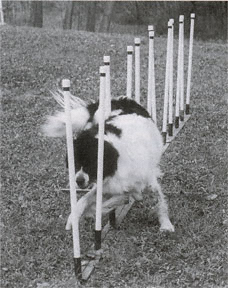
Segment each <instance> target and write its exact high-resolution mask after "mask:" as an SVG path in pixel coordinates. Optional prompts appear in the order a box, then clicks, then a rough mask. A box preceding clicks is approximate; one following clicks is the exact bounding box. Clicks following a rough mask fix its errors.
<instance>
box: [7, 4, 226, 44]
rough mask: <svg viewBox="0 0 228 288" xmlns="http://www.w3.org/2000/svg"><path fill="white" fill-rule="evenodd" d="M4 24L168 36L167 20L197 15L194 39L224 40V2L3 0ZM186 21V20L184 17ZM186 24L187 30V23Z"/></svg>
mask: <svg viewBox="0 0 228 288" xmlns="http://www.w3.org/2000/svg"><path fill="white" fill-rule="evenodd" d="M3 12H4V18H5V22H6V23H7V24H10V25H32V26H34V27H46V28H48V27H50V28H59V29H77V30H87V31H91V32H104V33H107V32H116V33H138V34H141V33H142V31H143V33H146V31H147V28H146V26H147V25H148V24H153V25H154V26H155V28H156V34H157V35H162V34H166V33H167V31H166V30H167V21H168V19H169V18H174V19H175V21H177V20H178V15H180V14H185V15H186V18H187V16H188V15H189V14H190V13H192V12H195V13H196V17H197V18H196V30H195V32H196V35H195V36H196V38H201V39H211V38H214V39H217V38H220V39H222V38H223V39H226V37H227V2H225V1H224V2H217V1H212V2H211V1H208V2H206V1H200V2H199V1H188V2H183V1H97V2H94V1H76V2H74V1H10V0H6V1H3ZM187 19H188V18H187ZM188 22H189V21H186V25H185V27H186V31H188V25H189V23H188Z"/></svg>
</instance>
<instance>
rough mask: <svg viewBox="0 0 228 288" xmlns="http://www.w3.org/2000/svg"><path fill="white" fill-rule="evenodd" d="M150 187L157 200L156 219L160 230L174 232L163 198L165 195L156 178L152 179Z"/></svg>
mask: <svg viewBox="0 0 228 288" xmlns="http://www.w3.org/2000/svg"><path fill="white" fill-rule="evenodd" d="M151 188H152V190H153V194H154V196H155V197H156V198H157V200H158V204H157V207H156V208H157V214H158V220H159V223H160V231H170V232H174V226H173V224H172V223H171V221H170V219H169V214H168V206H167V203H166V200H165V196H164V194H163V193H162V189H161V186H160V184H159V183H158V180H157V179H156V178H154V179H153V183H152V184H151Z"/></svg>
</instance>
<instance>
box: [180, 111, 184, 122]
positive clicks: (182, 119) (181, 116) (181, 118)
mask: <svg viewBox="0 0 228 288" xmlns="http://www.w3.org/2000/svg"><path fill="white" fill-rule="evenodd" d="M180 121H184V110H180Z"/></svg>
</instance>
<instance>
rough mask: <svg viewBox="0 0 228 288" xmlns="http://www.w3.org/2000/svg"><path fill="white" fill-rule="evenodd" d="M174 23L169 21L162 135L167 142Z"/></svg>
mask: <svg viewBox="0 0 228 288" xmlns="http://www.w3.org/2000/svg"><path fill="white" fill-rule="evenodd" d="M171 29H172V25H171V24H170V22H168V38H167V54H166V71H165V95H164V107H163V124H162V136H163V143H164V144H165V143H166V134H167V109H168V100H169V99H168V88H169V70H170V67H169V65H170V61H169V58H170V49H169V47H170V38H171Z"/></svg>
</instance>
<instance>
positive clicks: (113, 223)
mask: <svg viewBox="0 0 228 288" xmlns="http://www.w3.org/2000/svg"><path fill="white" fill-rule="evenodd" d="M109 223H110V225H111V226H112V227H113V228H116V211H115V210H112V211H111V212H110V213H109Z"/></svg>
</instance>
